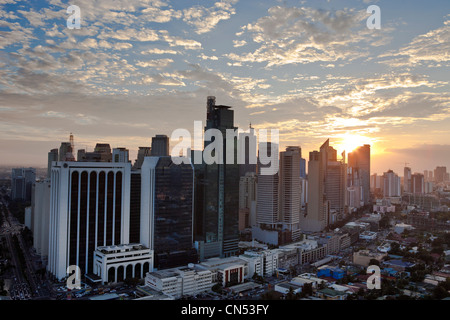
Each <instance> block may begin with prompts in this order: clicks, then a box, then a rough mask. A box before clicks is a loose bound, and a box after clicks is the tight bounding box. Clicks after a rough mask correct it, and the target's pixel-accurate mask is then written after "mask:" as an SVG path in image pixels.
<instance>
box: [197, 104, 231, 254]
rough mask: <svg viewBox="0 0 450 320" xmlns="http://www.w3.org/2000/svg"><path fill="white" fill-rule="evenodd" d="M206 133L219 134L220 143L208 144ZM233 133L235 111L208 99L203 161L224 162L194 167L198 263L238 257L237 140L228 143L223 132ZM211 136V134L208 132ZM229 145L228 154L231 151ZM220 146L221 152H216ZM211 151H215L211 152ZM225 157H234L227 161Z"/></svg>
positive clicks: (209, 142) (210, 142)
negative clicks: (215, 131) (216, 159)
mask: <svg viewBox="0 0 450 320" xmlns="http://www.w3.org/2000/svg"><path fill="white" fill-rule="evenodd" d="M209 129H217V130H219V131H220V132H221V133H222V139H223V140H222V141H221V142H222V143H221V144H220V143H218V142H217V141H215V140H214V143H213V142H212V141H210V140H209V139H208V137H207V135H206V133H207V132H208V130H209ZM227 129H229V130H234V131H235V132H236V130H237V128H236V127H235V126H234V111H233V110H231V107H229V106H223V105H216V99H215V97H208V99H207V119H206V126H205V141H204V151H203V154H204V157H203V159H205V157H206V158H212V157H216V156H217V157H223V159H222V160H223V161H220V160H219V161H214V162H213V163H212V164H210V163H208V164H206V163H205V161H204V163H203V164H201V165H196V185H195V187H196V192H198V195H199V197H196V201H197V203H196V204H195V206H196V209H195V210H196V211H195V241H196V246H197V249H198V251H199V254H200V257H201V259H203V258H208V257H217V256H219V257H228V256H232V255H235V254H237V252H238V243H239V164H238V163H237V139H234V141H233V143H227V138H226V137H227V134H226V130H227ZM209 132H211V131H209ZM230 144H231V150H230ZM220 145H221V147H222V149H221V150H216V148H219V147H220ZM213 147H214V148H213ZM227 153H230V154H233V155H234V157H233V161H232V162H231V161H229V159H227V157H226V155H227Z"/></svg>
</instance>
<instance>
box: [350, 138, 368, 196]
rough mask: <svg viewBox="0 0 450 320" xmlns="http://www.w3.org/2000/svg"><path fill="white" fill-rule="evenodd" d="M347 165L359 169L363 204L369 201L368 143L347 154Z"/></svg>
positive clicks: (355, 169) (354, 169)
mask: <svg viewBox="0 0 450 320" xmlns="http://www.w3.org/2000/svg"><path fill="white" fill-rule="evenodd" d="M348 167H351V168H353V171H359V176H360V179H361V186H362V189H363V190H362V192H363V201H364V205H367V204H369V201H370V145H368V144H365V145H363V146H361V147H358V148H356V149H355V150H353V151H352V152H350V153H349V154H348Z"/></svg>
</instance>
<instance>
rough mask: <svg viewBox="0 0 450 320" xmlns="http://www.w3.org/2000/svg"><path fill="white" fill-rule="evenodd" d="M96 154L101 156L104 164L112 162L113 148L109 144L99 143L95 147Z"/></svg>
mask: <svg viewBox="0 0 450 320" xmlns="http://www.w3.org/2000/svg"><path fill="white" fill-rule="evenodd" d="M94 152H95V153H99V154H100V159H101V161H102V162H111V161H112V153H111V146H110V145H109V144H107V143H97V144H96V145H95V148H94Z"/></svg>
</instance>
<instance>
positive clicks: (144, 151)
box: [133, 147, 152, 170]
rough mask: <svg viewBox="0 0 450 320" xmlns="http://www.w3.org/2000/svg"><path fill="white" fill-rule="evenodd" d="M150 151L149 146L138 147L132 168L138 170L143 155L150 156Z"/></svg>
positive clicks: (142, 160)
mask: <svg viewBox="0 0 450 320" xmlns="http://www.w3.org/2000/svg"><path fill="white" fill-rule="evenodd" d="M151 151H152V148H150V147H139V150H138V154H137V159H136V161H135V162H134V165H133V170H139V169H140V168H141V167H142V164H143V163H144V159H145V157H150V156H151Z"/></svg>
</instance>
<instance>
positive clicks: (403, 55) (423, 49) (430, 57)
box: [379, 20, 450, 67]
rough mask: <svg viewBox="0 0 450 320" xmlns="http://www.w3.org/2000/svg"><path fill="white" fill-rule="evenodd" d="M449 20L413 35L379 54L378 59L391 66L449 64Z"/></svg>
mask: <svg viewBox="0 0 450 320" xmlns="http://www.w3.org/2000/svg"><path fill="white" fill-rule="evenodd" d="M449 52H450V20H446V21H444V26H442V27H440V28H438V29H435V30H431V31H429V32H427V33H425V34H422V35H419V36H417V37H415V38H414V39H413V40H412V41H411V43H409V44H408V45H407V46H404V47H402V48H400V49H398V50H391V51H390V52H388V53H385V54H382V55H380V56H379V61H380V62H381V63H384V64H388V65H389V66H392V67H402V66H418V65H423V66H426V67H443V66H447V67H448V66H450V55H449Z"/></svg>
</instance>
